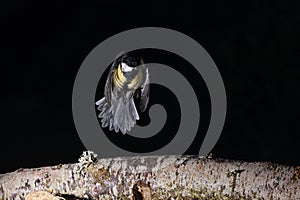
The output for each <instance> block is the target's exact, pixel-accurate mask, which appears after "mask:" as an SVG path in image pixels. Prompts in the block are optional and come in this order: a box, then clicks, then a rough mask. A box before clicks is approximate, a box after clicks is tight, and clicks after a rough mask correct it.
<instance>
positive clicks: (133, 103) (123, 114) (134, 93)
mask: <svg viewBox="0 0 300 200" xmlns="http://www.w3.org/2000/svg"><path fill="white" fill-rule="evenodd" d="M149 91H150V81H149V72H148V68H146V66H145V65H144V63H143V60H142V59H140V60H139V62H138V61H137V60H136V59H135V58H133V57H130V56H128V55H127V54H124V53H121V54H119V55H118V56H117V57H116V58H115V60H114V61H113V63H112V65H111V67H110V71H109V73H108V77H107V79H106V84H105V88H104V97H103V98H102V99H100V100H99V101H97V102H96V105H97V106H98V107H97V109H98V110H99V111H100V113H99V115H98V117H99V118H101V124H102V127H103V128H105V127H109V130H110V131H112V130H114V131H115V132H117V133H118V132H119V131H121V132H122V133H123V134H126V132H128V131H130V130H131V128H132V127H134V125H135V124H136V120H139V119H140V117H139V114H138V111H137V110H138V109H139V110H140V111H141V112H144V111H145V110H146V108H147V105H148V101H149ZM137 108H138V109H137Z"/></svg>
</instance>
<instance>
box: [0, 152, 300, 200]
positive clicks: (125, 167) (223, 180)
mask: <svg viewBox="0 0 300 200" xmlns="http://www.w3.org/2000/svg"><path fill="white" fill-rule="evenodd" d="M299 172H300V168H299V167H296V166H284V165H278V164H273V163H269V162H255V163H248V162H242V161H231V160H225V159H212V158H209V157H198V156H145V157H124V158H110V159H99V160H96V159H94V158H91V155H87V154H86V155H85V156H83V157H82V159H81V160H80V162H79V163H75V164H64V165H57V166H52V167H42V168H35V169H19V170H17V171H15V172H12V173H7V174H2V175H0V200H11V199H14V200H17V199H22V200H24V199H26V200H32V199H34V198H36V197H37V196H38V195H39V194H38V193H39V192H40V193H41V194H42V195H46V194H45V193H48V194H49V195H51V196H52V197H51V198H52V199H55V198H57V199H135V200H137V199H141V200H143V199H145V200H150V199H152V200H154V199H276V200H277V199H300V192H299V191H300V181H299V177H300V175H299V174H300V173H299ZM51 198H50V197H49V198H44V199H51ZM37 199H38V198H37ZM40 199H42V198H40Z"/></svg>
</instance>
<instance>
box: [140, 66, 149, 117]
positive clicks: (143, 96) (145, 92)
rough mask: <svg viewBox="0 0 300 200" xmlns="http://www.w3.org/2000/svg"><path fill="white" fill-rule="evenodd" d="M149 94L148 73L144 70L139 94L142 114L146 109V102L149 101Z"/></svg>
mask: <svg viewBox="0 0 300 200" xmlns="http://www.w3.org/2000/svg"><path fill="white" fill-rule="evenodd" d="M149 94H150V79H149V72H148V68H145V81H144V84H143V85H142V86H141V93H140V104H139V107H140V110H141V111H142V112H144V111H145V110H146V108H147V105H148V101H149Z"/></svg>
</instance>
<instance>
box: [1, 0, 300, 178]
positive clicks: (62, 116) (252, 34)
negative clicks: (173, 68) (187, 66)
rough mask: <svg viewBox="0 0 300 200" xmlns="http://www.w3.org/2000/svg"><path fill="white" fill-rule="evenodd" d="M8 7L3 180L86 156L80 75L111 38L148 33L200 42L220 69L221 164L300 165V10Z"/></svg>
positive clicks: (279, 6) (269, 6)
mask: <svg viewBox="0 0 300 200" xmlns="http://www.w3.org/2000/svg"><path fill="white" fill-rule="evenodd" d="M298 4H299V3H298ZM0 9H1V12H0V22H1V24H0V26H1V35H2V36H1V43H0V44H1V50H2V51H1V79H0V80H1V98H0V105H1V115H0V116H1V139H0V141H1V143H0V150H1V159H2V161H1V162H0V173H5V172H9V171H13V170H16V169H18V168H20V167H40V166H46V165H55V164H58V163H68V162H76V160H77V158H78V156H79V155H80V154H81V152H82V151H83V150H85V147H84V146H83V144H82V143H81V141H80V139H79V136H78V134H77V132H76V129H75V126H74V123H73V116H72V106H71V102H72V88H73V83H74V80H75V76H76V73H77V70H78V69H79V67H80V65H81V63H82V62H83V60H84V59H85V57H86V56H87V55H88V53H89V52H90V51H91V50H92V49H93V48H94V47H95V46H97V45H98V44H99V43H101V42H102V41H103V40H105V39H106V38H108V37H110V36H112V35H114V34H117V33H119V32H121V31H124V30H128V29H131V28H137V27H143V26H158V27H166V28H171V29H174V30H177V31H180V32H182V33H184V34H186V35H188V36H190V37H192V38H193V39H195V40H196V41H198V42H199V43H200V44H201V45H202V46H203V47H204V48H205V49H206V51H207V52H208V53H209V54H210V56H211V57H212V58H213V60H214V61H215V63H216V64H217V66H218V68H219V71H220V73H221V75H222V77H223V80H224V84H225V87H226V92H227V100H228V112H227V118H226V123H225V127H224V130H223V133H222V135H221V137H220V139H219V141H218V143H217V145H216V146H215V148H214V149H213V151H212V152H213V154H214V155H215V156H216V157H223V158H230V159H241V160H247V161H273V162H277V163H282V164H297V165H299V164H300V158H299V145H300V136H299V134H300V132H299V119H300V108H299V100H300V92H299V83H300V68H299V60H298V59H299V56H300V49H299V46H298V44H299V35H300V34H299V24H300V15H299V14H297V13H298V11H299V5H296V3H294V4H293V3H289V2H287V1H274V2H272V3H268V2H266V1H264V2H262V1H258V0H254V1H249V2H245V1H243V2H242V3H239V4H237V3H230V2H228V1H226V2H225V1H224V2H213V1H210V3H204V2H201V3H200V4H196V3H192V2H187V1H179V2H175V1H145V2H142V1H140V2H131V3H130V4H129V2H127V1H112V2H111V1H108V0H98V1H90V2H82V3H76V2H72V3H64V2H62V1H57V2H55V1H52V3H51V4H50V3H49V4H48V3H45V2H44V3H41V2H32V1H12V2H3V3H2V5H1V8H0ZM99 157H101V155H99Z"/></svg>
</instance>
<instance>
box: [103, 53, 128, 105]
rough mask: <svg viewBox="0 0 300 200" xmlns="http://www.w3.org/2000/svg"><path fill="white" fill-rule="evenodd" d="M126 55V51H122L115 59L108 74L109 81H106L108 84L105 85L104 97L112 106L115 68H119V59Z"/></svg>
mask: <svg viewBox="0 0 300 200" xmlns="http://www.w3.org/2000/svg"><path fill="white" fill-rule="evenodd" d="M123 54H124V51H121V52H120V53H119V54H118V55H117V56H116V58H115V59H114V62H113V63H112V65H111V67H110V70H109V72H108V75H107V79H106V83H105V87H104V96H105V99H106V102H107V103H108V104H110V102H111V94H112V74H113V72H114V70H115V68H116V67H117V65H118V63H119V59H120V58H121V56H122V55H123Z"/></svg>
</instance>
